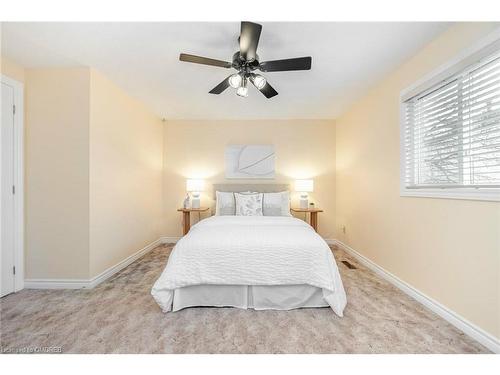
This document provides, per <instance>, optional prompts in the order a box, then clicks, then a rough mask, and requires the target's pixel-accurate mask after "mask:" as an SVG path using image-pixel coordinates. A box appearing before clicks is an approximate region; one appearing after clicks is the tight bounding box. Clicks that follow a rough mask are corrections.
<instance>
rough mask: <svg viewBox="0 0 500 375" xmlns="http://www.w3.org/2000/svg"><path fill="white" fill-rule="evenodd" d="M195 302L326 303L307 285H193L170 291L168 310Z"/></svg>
mask: <svg viewBox="0 0 500 375" xmlns="http://www.w3.org/2000/svg"><path fill="white" fill-rule="evenodd" d="M195 306H213V307H237V308H241V309H255V310H291V309H298V308H303V307H328V303H327V302H326V301H325V299H324V298H323V291H322V289H320V288H317V287H314V286H311V285H193V286H188V287H184V288H179V289H176V290H175V291H174V298H173V306H172V311H178V310H181V309H184V308H187V307H195Z"/></svg>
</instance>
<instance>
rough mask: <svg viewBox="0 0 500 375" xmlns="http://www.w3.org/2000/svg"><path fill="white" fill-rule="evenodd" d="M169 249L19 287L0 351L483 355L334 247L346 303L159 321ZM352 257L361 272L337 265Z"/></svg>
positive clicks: (217, 311) (194, 312)
mask: <svg viewBox="0 0 500 375" xmlns="http://www.w3.org/2000/svg"><path fill="white" fill-rule="evenodd" d="M171 248H172V245H164V246H161V247H158V248H156V249H155V250H153V251H152V252H150V253H149V254H147V255H146V256H144V257H143V258H141V259H139V260H138V261H136V262H135V263H133V264H131V265H130V266H129V267H127V268H126V269H124V270H123V271H121V272H120V273H118V274H117V275H115V276H114V277H113V278H111V279H109V280H108V281H106V282H104V283H102V284H100V285H99V286H97V287H96V288H94V289H91V290H83V289H82V290H23V291H21V292H19V293H17V294H13V295H9V296H6V297H4V298H2V299H1V300H0V305H1V309H0V313H1V316H0V319H1V326H0V331H1V332H0V334H1V336H0V339H1V342H0V346H1V347H2V351H3V352H6V351H11V352H12V351H14V352H15V351H16V350H18V349H20V348H31V349H32V348H36V347H61V351H62V352H63V353H487V352H488V350H487V349H486V348H484V347H483V346H481V345H480V344H478V343H477V342H475V341H474V340H472V339H471V338H469V337H467V336H465V335H464V334H463V333H462V332H460V331H459V330H457V329H456V328H454V327H453V326H451V325H450V324H448V323H447V322H446V321H444V320H443V319H441V318H440V317H438V316H437V315H435V314H434V313H432V312H430V311H429V310H427V309H426V308H425V307H423V306H422V305H420V304H419V303H418V302H416V301H414V300H413V299H411V298H410V297H408V296H406V295H405V294H404V293H402V292H401V291H399V290H398V289H396V288H395V287H393V286H392V285H390V284H388V283H387V282H385V281H384V280H382V279H380V278H379V277H378V276H376V275H375V274H374V273H372V272H371V271H369V270H367V269H366V268H364V267H363V266H361V265H359V264H358V263H356V261H355V260H354V259H352V258H350V257H349V256H348V255H347V254H346V253H344V252H343V251H342V250H337V249H335V250H334V254H335V257H336V259H337V262H338V264H339V269H340V272H341V275H342V280H343V282H344V286H345V289H346V293H347V300H348V304H347V307H346V310H345V316H344V318H339V317H337V316H336V315H335V314H334V313H333V311H332V310H331V309H329V308H319V309H318V308H316V309H299V310H292V311H254V310H240V309H234V308H190V309H185V310H182V311H179V312H176V313H169V314H163V313H162V312H161V311H160V309H159V307H158V306H157V305H156V303H155V302H154V300H153V298H152V297H151V295H150V290H151V286H152V285H153V283H154V281H155V280H156V279H157V277H158V276H159V274H160V273H161V271H162V270H163V268H164V265H165V264H166V261H167V258H168V255H169V253H170V251H171ZM342 260H348V261H349V262H351V263H352V264H355V265H356V266H357V267H358V269H349V268H347V267H346V266H345V265H344V264H342V263H341V261H342Z"/></svg>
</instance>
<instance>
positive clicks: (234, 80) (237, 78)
mask: <svg viewBox="0 0 500 375" xmlns="http://www.w3.org/2000/svg"><path fill="white" fill-rule="evenodd" d="M241 81H242V78H241V75H239V74H233V75H232V76H231V77H229V85H230V86H231V87H232V88H235V89H237V88H238V87H240V86H241Z"/></svg>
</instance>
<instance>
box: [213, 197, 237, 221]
mask: <svg viewBox="0 0 500 375" xmlns="http://www.w3.org/2000/svg"><path fill="white" fill-rule="evenodd" d="M215 197H216V201H215V216H227V215H234V214H235V213H236V203H235V201H234V193H231V192H229V193H228V192H222V191H216V192H215Z"/></svg>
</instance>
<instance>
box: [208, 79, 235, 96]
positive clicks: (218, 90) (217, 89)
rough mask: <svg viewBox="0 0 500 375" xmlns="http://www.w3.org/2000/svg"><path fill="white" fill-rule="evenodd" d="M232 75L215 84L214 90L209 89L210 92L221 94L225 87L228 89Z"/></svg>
mask: <svg viewBox="0 0 500 375" xmlns="http://www.w3.org/2000/svg"><path fill="white" fill-rule="evenodd" d="M230 77H231V76H229V77H227V78H226V79H225V80H224V81H222V82H221V83H219V84H218V85H217V86H215V87H214V88H213V89H212V90H210V91H209V93H210V94H216V95H219V94H220V93H221V92H223V91H224V90H225V89H227V88H228V87H229V78H230Z"/></svg>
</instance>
